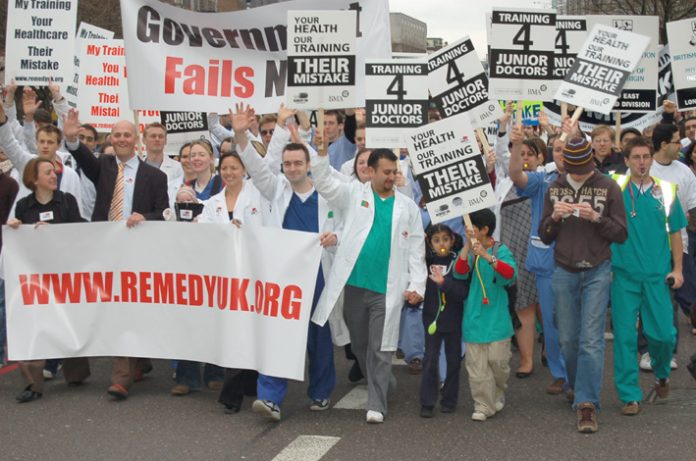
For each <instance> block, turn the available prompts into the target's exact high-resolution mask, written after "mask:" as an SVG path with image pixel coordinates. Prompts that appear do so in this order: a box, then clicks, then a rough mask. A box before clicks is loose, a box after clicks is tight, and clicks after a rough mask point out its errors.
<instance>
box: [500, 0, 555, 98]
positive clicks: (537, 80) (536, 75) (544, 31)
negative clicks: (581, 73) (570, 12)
mask: <svg viewBox="0 0 696 461" xmlns="http://www.w3.org/2000/svg"><path fill="white" fill-rule="evenodd" d="M490 35H491V43H490V53H489V76H490V85H489V87H488V92H489V95H490V97H491V99H499V100H503V101H504V100H518V99H540V100H542V101H551V100H553V95H554V92H553V88H552V86H551V85H549V82H550V81H551V80H553V79H554V78H557V77H555V76H554V64H555V63H554V43H555V38H556V13H555V12H554V11H552V10H528V9H515V10H506V9H497V8H495V9H493V14H492V17H491V34H490Z"/></svg>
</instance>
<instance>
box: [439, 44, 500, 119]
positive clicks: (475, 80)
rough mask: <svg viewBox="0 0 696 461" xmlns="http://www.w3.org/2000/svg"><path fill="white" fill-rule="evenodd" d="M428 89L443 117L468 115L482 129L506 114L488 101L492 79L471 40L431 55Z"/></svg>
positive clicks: (492, 102)
mask: <svg viewBox="0 0 696 461" xmlns="http://www.w3.org/2000/svg"><path fill="white" fill-rule="evenodd" d="M428 88H429V90H430V96H431V98H432V100H433V102H434V103H435V105H436V106H437V108H438V110H439V111H440V114H441V115H442V117H443V118H447V117H453V116H455V115H459V114H462V113H465V112H466V113H468V115H469V120H470V121H471V124H472V125H473V126H474V127H476V128H482V127H485V126H488V125H489V124H490V122H491V121H493V120H497V119H498V118H499V117H501V116H502V115H503V113H502V111H501V110H500V106H499V105H498V104H497V103H496V102H495V101H491V100H489V99H488V77H487V76H486V72H485V71H484V70H483V66H482V65H481V61H480V60H479V57H478V55H477V54H476V50H475V49H474V45H473V43H472V42H471V39H469V37H464V38H462V39H461V40H457V41H456V42H454V43H452V44H451V45H449V46H447V47H445V48H442V49H440V50H438V51H436V52H435V53H433V54H431V55H430V56H428Z"/></svg>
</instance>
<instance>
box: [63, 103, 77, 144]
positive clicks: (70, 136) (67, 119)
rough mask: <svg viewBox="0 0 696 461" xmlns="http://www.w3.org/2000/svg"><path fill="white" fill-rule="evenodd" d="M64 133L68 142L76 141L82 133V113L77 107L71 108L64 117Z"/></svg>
mask: <svg viewBox="0 0 696 461" xmlns="http://www.w3.org/2000/svg"><path fill="white" fill-rule="evenodd" d="M63 134H64V135H65V139H66V141H68V142H75V141H76V140H77V136H78V135H79V134H80V113H79V112H78V111H77V109H70V110H69V111H68V115H67V116H64V117H63Z"/></svg>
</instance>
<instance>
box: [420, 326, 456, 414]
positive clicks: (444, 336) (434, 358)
mask: <svg viewBox="0 0 696 461" xmlns="http://www.w3.org/2000/svg"><path fill="white" fill-rule="evenodd" d="M426 330H427V326H426ZM443 342H444V343H445V360H446V361H447V375H446V377H445V383H444V386H442V390H440V374H439V370H438V368H439V367H438V362H439V359H440V347H441V344H442V343H443ZM461 367H462V332H461V330H459V331H453V332H449V333H440V332H439V331H438V332H436V333H435V334H434V335H430V334H426V335H425V356H424V357H423V371H422V373H421V388H420V401H421V406H424V407H431V408H432V407H434V406H435V404H436V403H437V396H438V393H441V394H442V398H441V400H440V406H443V407H449V408H454V407H456V406H457V402H458V400H459V371H460V370H461Z"/></svg>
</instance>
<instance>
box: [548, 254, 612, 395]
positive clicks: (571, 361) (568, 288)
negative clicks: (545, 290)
mask: <svg viewBox="0 0 696 461" xmlns="http://www.w3.org/2000/svg"><path fill="white" fill-rule="evenodd" d="M552 286H553V294H554V297H555V299H556V325H557V326H558V338H559V342H560V344H561V351H562V352H563V357H564V358H565V362H566V371H567V373H568V383H569V384H570V386H571V388H572V389H574V391H575V401H574V402H573V407H576V406H577V404H579V403H584V402H590V403H592V404H594V405H595V406H596V407H597V408H598V409H599V395H600V393H601V390H602V379H603V375H604V324H605V323H606V313H607V305H608V304H609V297H610V293H611V292H610V288H611V263H610V261H608V260H607V261H604V262H603V263H601V264H600V265H599V266H597V267H595V268H593V269H589V270H585V271H581V272H568V271H566V270H565V269H563V268H561V267H558V266H556V270H555V271H554V273H553V281H552Z"/></svg>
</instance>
